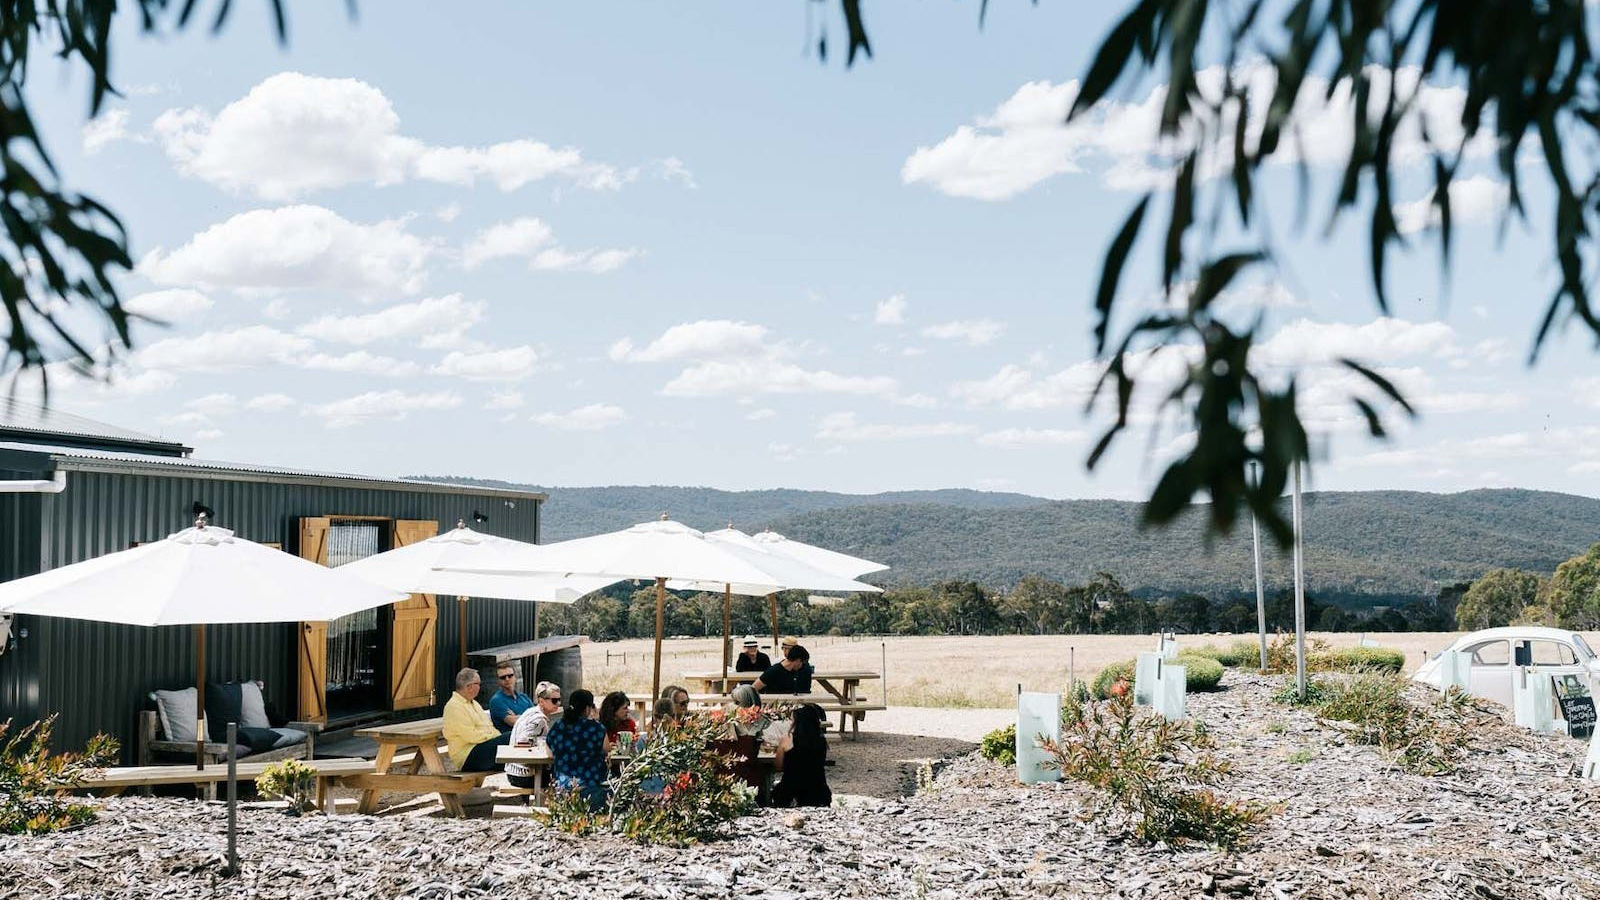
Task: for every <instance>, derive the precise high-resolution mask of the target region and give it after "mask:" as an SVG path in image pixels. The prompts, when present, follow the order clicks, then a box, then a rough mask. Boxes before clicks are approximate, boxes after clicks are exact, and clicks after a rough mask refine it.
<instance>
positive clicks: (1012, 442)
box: [978, 428, 1084, 450]
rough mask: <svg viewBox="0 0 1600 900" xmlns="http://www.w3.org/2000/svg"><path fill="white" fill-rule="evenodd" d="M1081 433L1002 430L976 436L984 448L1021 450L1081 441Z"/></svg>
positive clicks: (1051, 430) (1036, 429) (1049, 430)
mask: <svg viewBox="0 0 1600 900" xmlns="http://www.w3.org/2000/svg"><path fill="white" fill-rule="evenodd" d="M1083 438H1084V433H1083V432H1082V431H1066V430H1063V429H1060V428H1002V429H1000V430H999V431H989V432H985V433H983V434H980V435H978V443H980V444H982V445H984V446H985V447H1001V448H1004V449H1006V450H1021V449H1023V448H1025V447H1059V446H1063V445H1066V444H1076V443H1079V442H1081V441H1082V440H1083Z"/></svg>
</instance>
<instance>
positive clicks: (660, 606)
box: [650, 578, 667, 701]
mask: <svg viewBox="0 0 1600 900" xmlns="http://www.w3.org/2000/svg"><path fill="white" fill-rule="evenodd" d="M666 608H667V580H666V579H665V578H657V579H656V656H655V663H656V666H655V675H654V676H652V678H651V680H650V699H651V700H652V701H654V700H655V698H657V697H659V696H661V632H662V630H663V629H664V627H665V624H666V623H665V621H664V619H665V615H666Z"/></svg>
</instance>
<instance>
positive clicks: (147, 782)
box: [62, 759, 373, 813]
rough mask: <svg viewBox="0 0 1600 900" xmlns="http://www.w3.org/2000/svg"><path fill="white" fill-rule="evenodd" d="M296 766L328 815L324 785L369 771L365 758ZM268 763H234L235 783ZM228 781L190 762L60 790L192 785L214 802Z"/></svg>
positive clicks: (221, 769) (130, 770) (112, 791)
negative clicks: (312, 774) (308, 772)
mask: <svg viewBox="0 0 1600 900" xmlns="http://www.w3.org/2000/svg"><path fill="white" fill-rule="evenodd" d="M299 763H300V764H301V765H303V766H306V767H308V768H311V769H314V770H315V771H316V779H317V795H316V797H317V806H318V807H320V808H321V809H322V810H323V811H324V812H329V813H331V812H332V811H333V810H332V808H331V806H330V805H329V798H328V782H329V780H331V779H334V778H346V777H352V776H359V775H362V774H365V773H368V772H371V771H373V764H372V762H371V761H370V760H365V759H307V760H299ZM270 765H272V763H270V762H242V763H235V765H234V772H235V777H236V778H237V779H238V780H239V781H251V782H253V781H255V780H256V779H257V778H260V777H261V773H262V772H264V771H266V768H267V767H268V766H270ZM227 780H228V765H227V763H223V764H222V765H216V766H207V767H206V768H204V769H196V768H195V767H194V765H193V764H192V763H186V764H183V765H165V766H120V767H115V768H109V769H101V770H100V772H99V774H97V775H95V776H94V777H92V778H85V779H83V780H81V781H78V782H74V783H72V784H69V785H64V786H63V787H62V789H63V790H89V791H103V792H104V796H112V797H114V796H116V795H118V794H121V793H122V792H123V791H125V790H127V789H128V788H138V787H154V786H156V785H160V784H193V785H197V786H200V787H202V788H204V790H205V793H206V796H207V798H208V799H212V800H215V799H216V792H217V785H218V784H220V783H222V782H225V781H227Z"/></svg>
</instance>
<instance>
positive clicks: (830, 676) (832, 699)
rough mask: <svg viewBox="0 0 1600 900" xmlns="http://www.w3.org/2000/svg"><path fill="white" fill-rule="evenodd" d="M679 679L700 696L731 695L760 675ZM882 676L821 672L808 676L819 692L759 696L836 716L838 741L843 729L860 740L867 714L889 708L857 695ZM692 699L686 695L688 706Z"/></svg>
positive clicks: (705, 675)
mask: <svg viewBox="0 0 1600 900" xmlns="http://www.w3.org/2000/svg"><path fill="white" fill-rule="evenodd" d="M683 677H684V678H685V679H687V680H689V681H691V682H698V683H699V685H700V688H701V691H702V692H704V693H716V692H719V691H723V692H726V691H731V690H733V688H734V686H736V685H740V684H750V683H751V682H754V681H755V680H756V679H758V678H760V677H761V673H760V672H722V671H714V672H685V673H683ZM881 678H883V676H882V675H881V674H879V673H877V672H866V671H845V670H841V671H836V672H834V671H821V672H813V673H811V682H812V684H814V685H815V686H817V687H820V688H822V690H821V691H817V692H813V693H810V694H763V695H762V697H761V700H762V702H763V703H772V702H798V703H815V704H817V705H818V706H820V707H822V711H823V712H825V713H828V714H830V715H831V714H833V713H838V714H839V734H840V736H841V737H842V736H843V735H844V733H845V728H846V725H847V724H848V726H849V728H850V734H851V736H852V737H860V736H861V722H862V720H864V719H866V717H867V713H869V712H875V711H881V710H885V709H888V708H889V707H888V706H887V705H886V704H885V703H883V702H882V701H878V702H874V701H871V700H868V699H867V698H866V697H863V696H862V695H861V682H863V681H877V680H879V679H881ZM693 697H694V695H693V694H691V695H690V699H691V702H692V700H693Z"/></svg>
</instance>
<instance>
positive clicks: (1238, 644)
mask: <svg viewBox="0 0 1600 900" xmlns="http://www.w3.org/2000/svg"><path fill="white" fill-rule="evenodd" d="M1183 652H1184V655H1186V656H1203V657H1205V658H1206V659H1214V660H1216V661H1217V662H1219V663H1222V664H1223V665H1224V666H1227V667H1228V668H1230V669H1237V668H1241V667H1243V668H1250V669H1254V668H1257V667H1259V666H1260V665H1261V648H1260V646H1259V645H1257V644H1254V643H1251V642H1250V641H1234V642H1233V644H1232V645H1230V646H1227V647H1215V646H1212V645H1211V644H1206V645H1205V646H1203V647H1196V648H1194V649H1192V650H1185V651H1183Z"/></svg>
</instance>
